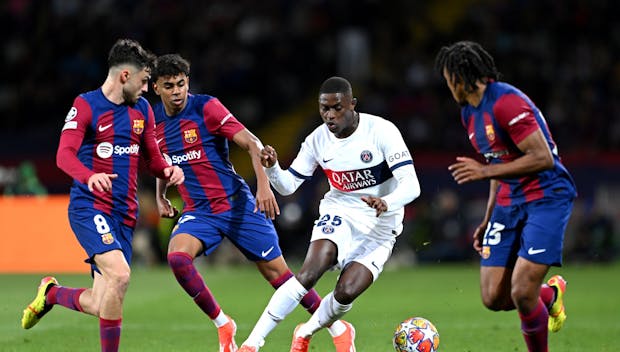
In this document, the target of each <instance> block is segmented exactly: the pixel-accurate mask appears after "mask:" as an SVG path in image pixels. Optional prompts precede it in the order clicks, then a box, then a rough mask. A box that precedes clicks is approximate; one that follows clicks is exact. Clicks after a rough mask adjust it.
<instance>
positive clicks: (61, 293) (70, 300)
mask: <svg viewBox="0 0 620 352" xmlns="http://www.w3.org/2000/svg"><path fill="white" fill-rule="evenodd" d="M84 291H86V289H85V288H71V287H64V286H59V285H55V286H52V287H51V288H50V289H49V291H48V292H47V295H46V302H47V303H48V304H51V305H53V304H60V305H61V306H63V307H67V308H69V309H72V310H77V311H78V312H82V311H83V309H82V306H81V305H80V295H82V293H83V292H84Z"/></svg>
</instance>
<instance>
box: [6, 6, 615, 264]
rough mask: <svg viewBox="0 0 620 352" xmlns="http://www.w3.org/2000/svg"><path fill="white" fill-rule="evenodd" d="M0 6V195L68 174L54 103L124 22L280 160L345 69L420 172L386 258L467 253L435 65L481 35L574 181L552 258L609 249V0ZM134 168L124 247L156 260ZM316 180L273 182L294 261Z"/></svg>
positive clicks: (65, 104)
mask: <svg viewBox="0 0 620 352" xmlns="http://www.w3.org/2000/svg"><path fill="white" fill-rule="evenodd" d="M0 6H2V9H1V11H2V13H1V14H0V16H1V17H0V18H1V20H2V21H3V23H5V28H8V30H6V31H4V32H3V34H2V36H3V40H2V42H1V44H0V45H2V65H1V67H2V71H3V72H2V80H1V81H0V116H1V117H2V118H1V119H0V191H2V192H3V193H4V194H5V195H4V198H5V199H6V198H7V197H12V196H15V195H33V194H37V195H44V194H50V195H57V194H64V193H66V192H68V189H69V184H70V180H69V179H68V178H67V177H66V176H65V175H63V174H62V172H60V171H59V170H58V169H57V168H56V166H55V160H54V158H55V150H56V146H57V142H58V136H59V133H60V129H61V127H62V122H63V119H64V116H65V115H66V113H67V111H68V109H69V107H70V105H71V103H72V101H73V99H74V97H75V96H76V95H77V94H79V93H81V92H83V91H88V90H92V89H95V88H97V87H98V86H99V85H100V84H101V83H102V82H103V80H104V78H105V74H106V70H107V68H106V62H105V58H106V56H107V52H108V50H109V48H110V46H111V45H112V44H113V42H114V41H115V40H116V39H118V38H121V37H130V38H135V39H137V40H139V41H140V42H141V43H142V44H143V45H144V46H145V47H146V48H148V49H150V50H151V51H153V52H155V53H156V54H163V53H169V52H179V53H181V54H182V55H183V56H185V57H187V58H188V59H190V61H191V62H192V64H193V65H192V75H191V91H193V92H196V93H208V94H212V95H215V96H217V97H219V98H220V100H222V102H223V103H224V104H225V105H226V106H228V107H229V109H230V110H231V111H232V112H233V113H234V114H235V115H236V116H237V117H238V118H239V119H240V120H241V121H242V122H243V123H244V124H245V125H246V126H247V127H248V128H249V129H250V130H252V131H253V132H255V134H257V135H258V136H259V137H260V138H261V139H262V140H263V142H265V143H269V144H272V145H274V146H275V147H276V148H277V149H278V151H279V154H280V158H281V160H282V161H283V164H285V165H287V164H288V163H287V161H290V160H291V158H292V157H294V153H295V152H296V151H297V149H298V146H299V143H300V142H301V140H302V138H303V137H304V136H305V135H306V134H307V133H308V132H309V131H310V130H311V129H313V128H314V127H315V126H317V125H318V124H319V123H320V120H319V117H318V114H317V107H316V94H317V89H318V86H319V85H320V83H321V82H322V81H323V80H324V79H325V78H327V77H329V76H332V75H342V76H344V77H347V78H348V79H350V80H351V81H352V83H353V88H354V94H355V95H356V96H357V97H358V98H359V105H358V106H359V108H358V110H359V111H363V112H368V113H374V114H378V115H381V116H384V117H386V118H388V119H390V120H391V121H393V122H394V123H395V124H396V125H397V126H398V127H399V128H400V129H401V131H402V133H403V135H404V136H405V138H406V141H407V143H408V145H409V146H410V149H411V150H412V152H413V155H414V161H415V162H416V169H417V172H418V174H419V177H420V180H421V183H422V196H421V197H420V198H419V199H418V200H416V201H415V202H414V203H412V204H410V205H409V206H407V212H406V220H405V232H404V233H403V235H402V237H401V238H400V240H399V242H398V246H397V248H396V250H395V253H394V257H393V258H392V260H391V262H392V263H393V264H402V265H412V264H414V263H416V262H445V261H468V260H473V259H474V257H473V254H474V253H473V251H472V250H471V249H470V244H469V235H470V233H471V230H472V228H473V227H474V226H476V225H477V224H478V221H479V220H480V218H481V216H482V214H481V212H482V211H483V209H484V204H485V202H486V197H487V193H486V192H487V185H486V183H478V184H472V185H467V186H460V187H457V185H456V184H455V183H454V182H453V181H452V180H451V178H450V175H449V173H448V172H447V166H448V165H449V164H450V163H451V161H452V160H453V159H454V157H455V156H457V155H474V153H473V149H472V147H471V146H470V145H469V142H468V141H467V139H466V135H465V133H464V131H463V129H462V127H461V125H460V122H459V118H458V107H457V106H456V104H455V103H454V102H453V100H452V97H451V95H450V93H449V91H448V90H447V88H446V87H445V85H444V83H443V82H442V81H441V80H440V77H439V76H438V75H437V74H436V73H435V72H434V71H433V59H434V56H435V54H436V52H437V50H438V49H439V48H440V47H441V46H443V45H447V44H449V43H452V42H454V41H457V40H463V39H469V40H475V41H478V42H480V43H481V44H482V45H483V46H485V47H486V48H487V49H488V50H489V51H490V53H491V54H492V55H494V57H495V60H496V64H497V66H498V68H499V70H500V72H501V73H502V75H503V79H504V80H506V81H508V82H510V83H512V84H514V85H516V86H517V87H519V88H520V89H522V90H523V91H524V92H525V93H526V94H528V95H529V96H530V98H532V100H534V102H535V103H536V104H537V105H538V106H539V107H540V108H541V109H542V111H543V113H544V114H545V116H546V118H547V121H548V123H549V125H550V128H551V131H552V133H553V135H554V138H555V140H556V142H557V144H558V145H559V148H560V155H561V156H562V157H563V160H564V162H565V164H566V165H567V167H568V168H569V169H570V170H571V172H572V173H573V175H574V177H575V179H576V182H577V186H578V190H579V199H578V201H577V203H576V206H575V209H574V213H573V217H572V219H571V222H570V224H569V228H568V230H567V234H566V248H565V259H566V260H567V261H572V262H577V261H610V260H614V259H617V258H618V246H619V244H618V242H619V241H620V233H619V232H620V206H619V205H620V204H619V203H620V181H619V178H618V174H619V171H620V59H619V53H620V22H619V21H617V19H616V16H617V13H619V11H618V10H619V9H618V5H617V3H616V2H614V1H611V0H610V1H552V0H544V1H533V0H523V1H481V0H478V1H476V0H467V1H463V0H444V1H433V2H416V1H369V0H367V1H341V2H337V3H336V2H330V1H320V0H303V1H294V2H293V1H261V2H255V1H247V0H245V1H220V0H216V1H163V0H160V1H156V0H152V1H136V2H126V1H115V0H104V1H97V2H82V1H78V0H55V1H34V0H33V1H28V0H7V1H4V2H2V5H0ZM147 98H149V100H150V101H151V102H155V101H156V98H157V97H156V96H154V95H153V94H151V93H149V94H148V95H147ZM231 159H232V160H233V163H234V164H235V167H236V168H237V170H238V171H239V173H240V174H242V175H243V176H244V177H245V178H246V179H247V180H248V182H249V183H250V184H251V185H252V184H253V183H254V181H253V178H252V171H251V169H250V168H249V161H248V158H247V155H244V152H241V151H239V150H238V148H236V147H233V148H232V154H231ZM142 181H143V184H142V185H141V191H142V196H141V206H142V213H141V221H140V227H139V229H138V231H137V237H138V238H140V239H141V240H140V243H139V245H138V248H137V249H138V250H137V255H138V257H137V262H138V263H145V264H156V263H158V262H160V261H161V258H162V256H161V248H162V246H165V243H164V242H165V238H166V237H165V236H166V228H167V227H169V226H170V223H163V224H160V223H159V221H158V218H157V214H156V213H155V209H154V207H153V194H152V189H153V180H152V178H151V177H150V176H146V175H145V177H142ZM325 189H326V184H325V183H324V182H323V181H321V178H320V177H319V178H316V179H315V180H313V181H312V182H310V183H309V184H306V185H304V186H303V187H302V189H300V190H299V191H298V192H297V194H296V195H294V196H292V197H287V198H282V197H280V198H278V199H279V202H280V206H281V208H282V210H283V215H282V216H281V217H280V218H279V219H278V220H277V223H276V225H277V227H278V229H279V231H280V237H281V241H282V246H283V248H284V251H285V254H286V255H287V256H288V257H289V258H290V259H295V258H298V259H301V258H302V257H301V256H302V255H303V254H304V253H305V249H306V245H307V239H308V237H309V226H310V224H311V223H312V221H313V219H314V217H315V215H316V208H317V202H318V200H319V199H320V198H321V197H322V194H323V192H324V191H325ZM34 209H35V210H36V211H38V210H43V208H34ZM0 216H2V218H3V220H9V217H6V218H5V216H6V213H4V215H0ZM29 216H30V218H32V214H29ZM35 218H36V215H35ZM10 220H13V221H14V220H15V219H12V218H11V219H10ZM6 222H7V221H3V223H5V224H4V225H3V226H6ZM47 230H49V231H53V229H47ZM3 232H5V233H6V228H4V230H3ZM5 248H7V247H5ZM216 253H217V254H216V255H214V256H213V258H212V259H210V260H213V261H222V262H226V263H230V262H235V261H238V260H239V256H238V255H236V253H235V251H234V250H227V249H226V248H223V249H222V250H221V251H217V252H216Z"/></svg>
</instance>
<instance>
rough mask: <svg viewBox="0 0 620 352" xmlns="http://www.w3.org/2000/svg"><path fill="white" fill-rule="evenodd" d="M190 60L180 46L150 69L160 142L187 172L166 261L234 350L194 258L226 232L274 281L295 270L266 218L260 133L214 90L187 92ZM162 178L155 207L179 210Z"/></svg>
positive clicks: (225, 347)
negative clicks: (237, 164) (246, 174)
mask: <svg viewBox="0 0 620 352" xmlns="http://www.w3.org/2000/svg"><path fill="white" fill-rule="evenodd" d="M189 74H190V64H189V62H188V61H187V60H185V59H184V58H182V57H181V56H180V55H178V54H168V55H163V56H160V57H159V58H158V59H157V64H156V66H155V69H154V70H153V89H154V91H155V93H156V94H157V95H159V96H160V98H161V103H158V104H156V105H154V108H153V110H154V112H155V119H156V134H157V140H158V143H159V147H160V148H161V150H162V151H163V153H164V156H165V157H166V159H167V160H168V161H169V163H170V164H172V165H178V166H180V167H181V168H182V169H183V171H184V172H185V177H186V179H185V183H184V184H183V185H181V186H179V187H178V191H179V194H180V196H181V198H182V199H183V201H184V203H185V204H184V209H183V213H182V214H181V216H180V218H179V219H178V221H177V225H176V226H175V228H174V229H173V231H172V234H171V238H170V243H169V245H168V264H169V265H170V268H171V269H172V272H173V273H174V275H175V277H176V279H177V281H178V282H179V284H180V285H181V286H182V287H183V289H184V290H185V291H186V292H187V293H188V294H189V296H190V297H192V299H193V300H194V302H195V303H196V304H197V305H198V307H200V309H201V310H202V311H203V312H204V313H205V314H207V315H208V316H209V318H210V319H211V320H212V321H213V323H214V324H215V326H216V327H217V328H218V338H219V344H220V351H221V352H234V351H236V350H237V346H236V343H235V340H234V335H235V332H236V325H235V322H234V321H233V320H232V319H231V318H230V317H229V316H228V315H226V314H225V313H224V312H223V310H222V309H221V307H220V306H219V304H218V303H217V301H216V300H215V298H214V297H213V295H212V294H211V291H210V290H209V288H208V287H207V286H206V284H205V282H204V280H203V278H202V276H201V275H200V273H199V272H198V271H197V270H196V267H195V266H194V259H195V258H196V257H198V256H200V255H209V254H210V253H211V252H213V251H214V250H215V249H216V248H217V247H218V246H219V245H220V243H221V242H222V240H223V238H224V237H227V238H228V239H229V240H230V241H231V242H232V243H233V244H234V245H235V246H236V247H237V248H238V249H239V250H240V251H241V252H242V253H243V254H244V255H245V257H246V258H247V259H248V260H251V261H253V262H255V263H256V266H257V268H258V270H259V272H260V273H261V274H262V275H263V277H264V278H265V279H266V280H267V281H269V283H270V284H271V285H272V286H273V287H274V288H276V289H277V288H278V287H280V286H282V284H284V283H285V282H286V281H287V280H289V279H290V278H291V277H293V274H292V272H291V271H290V269H289V268H288V266H287V264H286V262H285V260H284V257H283V256H282V252H281V250H280V246H279V244H278V235H277V234H276V231H275V228H274V226H273V223H272V222H271V220H273V219H275V216H276V215H279V213H280V210H279V208H278V204H277V202H276V199H275V196H274V194H273V192H272V191H271V188H270V185H269V180H268V179H267V175H266V174H265V171H264V170H263V167H262V164H261V160H260V152H261V150H262V149H263V144H262V143H261V141H260V140H259V139H258V138H257V137H256V136H255V135H254V134H252V133H251V132H250V131H249V130H248V129H247V128H245V126H244V125H243V124H242V123H241V122H239V121H238V120H237V119H236V118H235V116H233V114H232V113H231V112H230V111H229V110H228V109H227V108H226V107H225V106H224V105H223V104H222V103H221V102H220V101H219V100H218V99H217V98H216V97H213V96H210V95H203V94H190V93H189ZM229 141H232V142H234V143H235V144H237V145H239V146H240V147H241V148H243V149H244V150H246V151H247V152H248V153H249V155H250V159H251V161H252V166H253V168H254V173H255V174H256V178H257V190H256V197H254V196H253V195H252V192H251V190H250V188H249V186H248V185H247V183H246V182H245V181H244V180H243V178H241V177H240V176H239V175H238V174H237V173H236V172H235V170H234V169H233V166H232V164H231V162H230V160H229V156H228V153H229V149H228V143H229ZM166 188H167V185H166V183H165V182H162V180H159V179H158V180H157V203H158V207H159V211H160V215H161V216H164V217H174V216H175V215H176V213H177V211H176V209H174V208H173V207H172V206H171V204H170V202H169V201H168V199H167V198H166ZM320 301H321V298H320V297H319V295H318V294H317V292H316V291H315V290H314V289H312V290H310V291H309V292H308V293H307V294H306V295H305V296H304V297H303V299H302V304H303V306H304V307H305V308H306V309H307V310H308V311H309V312H310V313H312V312H314V311H315V310H316V308H317V307H318V306H319V304H320ZM349 326H350V325H348V323H347V324H345V323H343V322H342V321H336V322H335V323H334V324H332V326H331V327H330V333H331V334H332V336H333V337H334V344H335V345H336V349H337V351H338V352H343V351H350V350H351V349H350V348H351V343H353V341H352V340H351V339H346V338H344V337H346V336H348V335H349V334H350V328H349Z"/></svg>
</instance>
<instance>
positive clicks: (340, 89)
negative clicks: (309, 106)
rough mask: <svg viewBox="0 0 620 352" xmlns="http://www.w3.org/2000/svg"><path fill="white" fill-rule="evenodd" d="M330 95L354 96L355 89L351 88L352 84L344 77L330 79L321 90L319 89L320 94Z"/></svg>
mask: <svg viewBox="0 0 620 352" xmlns="http://www.w3.org/2000/svg"><path fill="white" fill-rule="evenodd" d="M329 93H342V94H344V95H347V96H350V97H352V96H353V89H352V88H351V83H349V81H347V80H346V79H344V78H342V77H337V76H334V77H330V78H328V79H326V80H325V82H323V84H321V88H320V89H319V95H320V94H329Z"/></svg>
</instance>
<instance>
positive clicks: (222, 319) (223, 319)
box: [211, 309, 228, 328]
mask: <svg viewBox="0 0 620 352" xmlns="http://www.w3.org/2000/svg"><path fill="white" fill-rule="evenodd" d="M211 321H212V322H213V324H215V327H216V328H221V327H222V326H224V325H226V323H228V316H227V315H226V314H224V310H222V309H220V314H218V315H217V317H215V319H213V320H211Z"/></svg>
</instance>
